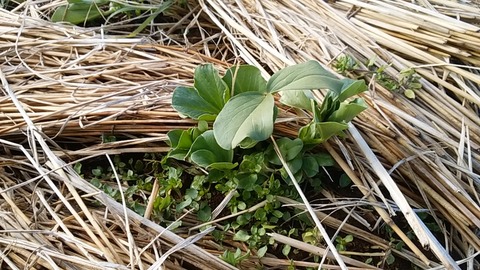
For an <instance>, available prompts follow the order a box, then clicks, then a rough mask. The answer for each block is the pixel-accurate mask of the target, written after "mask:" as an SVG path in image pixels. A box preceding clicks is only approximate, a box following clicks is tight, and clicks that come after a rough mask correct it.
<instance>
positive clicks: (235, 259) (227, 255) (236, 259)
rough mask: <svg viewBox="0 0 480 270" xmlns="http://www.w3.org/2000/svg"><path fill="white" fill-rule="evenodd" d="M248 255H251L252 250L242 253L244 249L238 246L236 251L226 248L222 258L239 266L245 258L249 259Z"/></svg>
mask: <svg viewBox="0 0 480 270" xmlns="http://www.w3.org/2000/svg"><path fill="white" fill-rule="evenodd" d="M248 257H250V251H248V252H246V253H245V254H242V250H241V249H239V248H237V250H236V251H235V252H232V251H230V250H225V252H224V253H223V254H222V255H220V258H221V259H222V260H224V261H225V262H227V263H229V264H231V265H233V266H238V265H239V264H240V263H241V262H242V261H243V260H245V259H247V258H248Z"/></svg>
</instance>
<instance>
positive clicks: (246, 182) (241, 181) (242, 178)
mask: <svg viewBox="0 0 480 270" xmlns="http://www.w3.org/2000/svg"><path fill="white" fill-rule="evenodd" d="M237 179H238V189H244V190H246V191H252V190H253V188H254V187H255V183H256V182H257V180H258V175H257V174H255V173H243V174H239V175H238V176H237Z"/></svg>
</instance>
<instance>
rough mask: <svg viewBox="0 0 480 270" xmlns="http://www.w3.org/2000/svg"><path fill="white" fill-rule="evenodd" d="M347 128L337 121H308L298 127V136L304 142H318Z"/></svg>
mask: <svg viewBox="0 0 480 270" xmlns="http://www.w3.org/2000/svg"><path fill="white" fill-rule="evenodd" d="M347 128H348V125H347V124H344V123H338V122H322V123H310V124H308V125H307V126H304V127H302V128H301V129H300V131H299V133H298V137H299V138H300V139H301V140H302V141H303V142H304V143H305V144H319V143H323V142H325V141H326V140H328V139H329V138H330V137H332V136H334V135H339V134H342V131H343V130H346V129H347Z"/></svg>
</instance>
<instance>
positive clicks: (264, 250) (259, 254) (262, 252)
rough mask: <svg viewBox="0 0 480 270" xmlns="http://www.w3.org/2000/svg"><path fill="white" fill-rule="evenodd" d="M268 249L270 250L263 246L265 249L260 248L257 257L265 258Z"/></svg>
mask: <svg viewBox="0 0 480 270" xmlns="http://www.w3.org/2000/svg"><path fill="white" fill-rule="evenodd" d="M267 249H268V246H263V247H261V248H259V249H258V251H257V257H258V258H262V257H264V256H265V254H266V253H267Z"/></svg>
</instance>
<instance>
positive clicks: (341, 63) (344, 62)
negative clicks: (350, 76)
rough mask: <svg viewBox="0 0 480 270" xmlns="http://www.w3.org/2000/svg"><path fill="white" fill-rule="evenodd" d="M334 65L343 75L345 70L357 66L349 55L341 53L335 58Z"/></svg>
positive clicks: (350, 69)
mask: <svg viewBox="0 0 480 270" xmlns="http://www.w3.org/2000/svg"><path fill="white" fill-rule="evenodd" d="M334 67H335V69H336V70H337V71H338V72H340V73H341V74H344V75H345V74H346V73H347V72H349V71H353V70H355V69H356V68H358V63H357V61H356V60H355V58H353V57H352V56H350V55H341V56H339V57H338V58H337V59H336V61H335V64H334Z"/></svg>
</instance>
